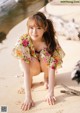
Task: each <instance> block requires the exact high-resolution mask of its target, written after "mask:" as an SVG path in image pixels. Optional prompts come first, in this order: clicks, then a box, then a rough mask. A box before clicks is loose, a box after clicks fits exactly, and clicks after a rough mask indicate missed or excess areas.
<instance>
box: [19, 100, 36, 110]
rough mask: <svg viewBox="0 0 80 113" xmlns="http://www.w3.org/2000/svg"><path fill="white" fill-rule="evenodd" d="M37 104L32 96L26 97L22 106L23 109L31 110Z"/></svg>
mask: <svg viewBox="0 0 80 113" xmlns="http://www.w3.org/2000/svg"><path fill="white" fill-rule="evenodd" d="M33 106H35V103H34V102H33V100H32V99H31V98H27V99H25V101H24V103H23V104H22V106H21V109H22V110H23V111H26V110H29V109H30V108H31V107H33Z"/></svg>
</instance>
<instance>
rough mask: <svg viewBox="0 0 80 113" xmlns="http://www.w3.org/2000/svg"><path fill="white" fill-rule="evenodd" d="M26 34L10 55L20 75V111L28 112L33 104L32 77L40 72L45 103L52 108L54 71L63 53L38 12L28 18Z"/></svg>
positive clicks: (48, 26)
mask: <svg viewBox="0 0 80 113" xmlns="http://www.w3.org/2000/svg"><path fill="white" fill-rule="evenodd" d="M27 29H28V33H27V34H24V35H23V36H21V37H20V38H19V40H18V41H17V43H16V45H15V47H14V49H13V53H14V55H15V56H16V57H17V58H18V59H19V62H20V65H21V67H22V71H23V73H24V84H25V100H24V102H23V104H22V107H21V108H22V110H28V109H30V108H31V107H32V106H34V105H35V103H34V101H33V99H32V95H31V86H32V77H33V76H34V75H38V74H39V73H40V72H44V84H45V86H46V88H47V89H48V95H47V96H46V101H47V102H48V103H49V104H50V105H53V104H54V102H55V100H56V98H55V96H54V84H55V70H56V68H58V67H61V64H62V58H63V56H64V52H63V50H62V48H61V47H60V45H59V43H58V41H57V39H55V30H54V27H53V24H52V22H51V20H50V19H47V18H46V17H45V15H44V14H43V13H41V12H37V13H36V14H34V15H33V16H31V17H29V18H28V21H27Z"/></svg>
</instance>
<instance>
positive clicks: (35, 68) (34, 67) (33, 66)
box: [30, 57, 41, 76]
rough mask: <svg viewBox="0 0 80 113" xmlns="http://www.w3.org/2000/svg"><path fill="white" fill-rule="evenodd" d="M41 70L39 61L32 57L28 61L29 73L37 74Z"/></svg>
mask: <svg viewBox="0 0 80 113" xmlns="http://www.w3.org/2000/svg"><path fill="white" fill-rule="evenodd" d="M40 72H41V67H40V62H39V61H38V60H37V59H36V58H34V57H32V61H31V62H30V73H31V75H32V76H35V75H38V74H40Z"/></svg>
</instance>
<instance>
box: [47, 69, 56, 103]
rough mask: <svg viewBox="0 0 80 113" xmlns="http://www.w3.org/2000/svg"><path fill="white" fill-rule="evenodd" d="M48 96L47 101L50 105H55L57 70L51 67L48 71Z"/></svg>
mask: <svg viewBox="0 0 80 113" xmlns="http://www.w3.org/2000/svg"><path fill="white" fill-rule="evenodd" d="M48 74H49V75H48V80H49V81H48V82H49V83H48V85H49V86H48V95H47V97H46V101H47V102H48V103H49V105H53V104H54V102H55V101H56V98H55V96H54V86H55V70H54V69H52V68H51V67H49V70H48Z"/></svg>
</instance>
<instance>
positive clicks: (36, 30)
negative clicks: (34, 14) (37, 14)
mask: <svg viewBox="0 0 80 113" xmlns="http://www.w3.org/2000/svg"><path fill="white" fill-rule="evenodd" d="M44 32H45V29H44V28H43V27H41V26H38V25H36V22H35V20H31V22H30V23H29V28H28V33H29V36H30V37H31V39H32V40H33V41H42V38H43V34H44Z"/></svg>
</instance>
